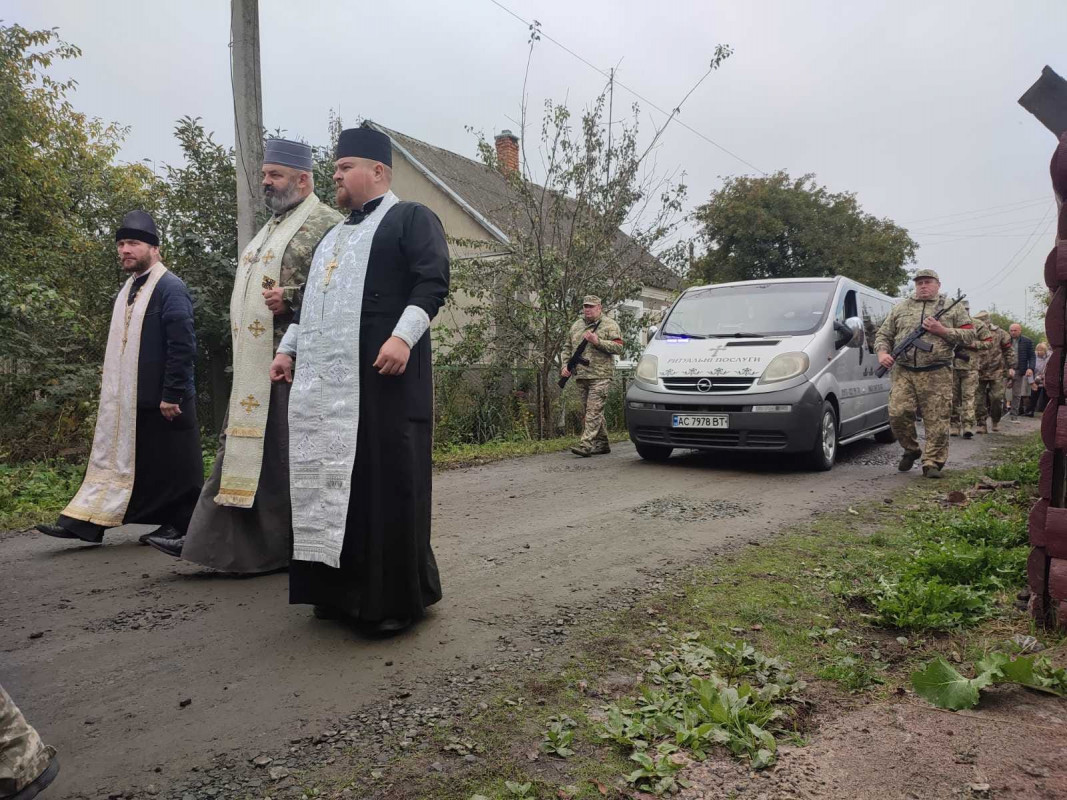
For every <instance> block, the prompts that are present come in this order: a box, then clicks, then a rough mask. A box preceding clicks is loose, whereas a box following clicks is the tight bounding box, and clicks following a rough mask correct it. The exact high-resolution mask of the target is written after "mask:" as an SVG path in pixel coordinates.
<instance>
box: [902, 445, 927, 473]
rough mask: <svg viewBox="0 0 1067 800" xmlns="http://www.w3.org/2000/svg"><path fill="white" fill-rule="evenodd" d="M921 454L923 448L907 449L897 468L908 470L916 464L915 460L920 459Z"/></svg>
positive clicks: (903, 470)
mask: <svg viewBox="0 0 1067 800" xmlns="http://www.w3.org/2000/svg"><path fill="white" fill-rule="evenodd" d="M921 455H922V451H921V450H910V451H909V450H905V451H904V455H902V456H901V457H900V463H899V464H897V469H899V470H900V471H901V472H907V471H908V470H910V469H911V468H912V467H914V466H915V462H916V461H918V460H919V456H921Z"/></svg>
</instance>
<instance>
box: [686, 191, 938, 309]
mask: <svg viewBox="0 0 1067 800" xmlns="http://www.w3.org/2000/svg"><path fill="white" fill-rule="evenodd" d="M695 218H696V221H697V222H698V223H699V224H700V226H701V228H700V233H699V238H700V239H701V240H702V241H703V243H704V245H705V246H706V251H705V253H704V255H703V256H701V257H700V258H699V259H697V260H696V262H695V264H694V267H693V274H692V275H691V278H692V280H693V281H694V282H698V283H721V282H726V281H739V280H758V279H764V278H808V277H825V276H832V275H845V276H847V277H849V278H853V279H855V280H858V281H860V282H862V283H865V284H867V285H868V286H872V287H874V288H875V289H879V290H881V291H883V292H885V293H886V294H890V295H896V294H897V292H898V291H899V289H900V287H901V286H902V285H903V284H905V283H906V281H907V278H908V273H907V269H906V268H907V266H908V264H911V263H913V262H914V260H915V250H916V248H917V246H918V245H917V244H916V243H915V241H914V240H913V239H912V238H911V237H910V236H909V235H908V232H907V231H906V230H905V229H904V228H901V227H899V226H898V225H896V224H895V223H894V222H892V221H891V220H888V219H879V218H877V217H875V216H873V215H871V214H868V213H866V212H864V211H863V209H862V208H861V207H860V205H859V203H858V202H857V200H856V196H855V195H854V194H852V193H851V192H841V193H833V192H830V191H829V190H828V189H827V188H826V187H824V186H819V185H818V184H816V182H815V177H814V176H813V175H803V176H801V177H800V178H791V177H790V176H789V175H788V174H787V173H785V172H784V171H779V172H776V173H774V174H773V175H768V176H766V177H759V178H754V177H749V176H740V177H733V178H727V179H726V181H725V183H724V184H723V186H722V188H721V189H719V190H718V191H716V192H713V193H712V195H711V199H710V200H709V201H708V202H707V203H706V204H704V205H702V206H700V207H699V208H698V209H697V211H696V214H695Z"/></svg>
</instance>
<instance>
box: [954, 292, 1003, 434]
mask: <svg viewBox="0 0 1067 800" xmlns="http://www.w3.org/2000/svg"><path fill="white" fill-rule="evenodd" d="M962 305H963V307H964V308H965V309H967V312H968V313H970V310H971V307H970V305H969V304H968V303H967V301H966V300H964V301H963V303H962ZM974 333H975V341H974V343H973V344H969V345H967V346H966V347H957V348H956V359H955V362H954V363H953V368H952V435H953V436H959V435H960V434H963V438H964V439H970V438H971V437H973V436H974V422H975V408H974V403H975V395H976V394H977V391H978V367H979V363H980V360H981V357H982V353H983V352H984V351H985V350H988V349H989V348H990V347H992V346H993V334H992V333H991V332H990V330H989V328H988V327H987V326H986V324H985V323H984V322H982V321H981V320H978V319H975V320H974ZM961 355H965V356H967V357H968V358H967V360H966V361H964V360H963V359H962V358H961V357H960V356H961Z"/></svg>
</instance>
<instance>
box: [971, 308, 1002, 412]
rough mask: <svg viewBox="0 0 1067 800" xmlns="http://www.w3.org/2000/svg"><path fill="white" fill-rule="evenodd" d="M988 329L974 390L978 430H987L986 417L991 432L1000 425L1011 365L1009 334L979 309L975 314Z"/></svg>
mask: <svg viewBox="0 0 1067 800" xmlns="http://www.w3.org/2000/svg"><path fill="white" fill-rule="evenodd" d="M974 318H975V320H981V321H982V322H984V323H985V324H986V325H987V326H988V328H989V333H990V336H991V337H992V343H991V345H990V347H989V349H987V350H983V351H982V352H981V354H980V356H979V365H978V389H977V391H976V393H975V403H974V405H975V416H976V417H977V421H978V432H979V433H988V431H987V429H986V419H987V418H989V417H992V418H993V431H994V432H996V431H997V430H998V429H999V428H1000V417H1001V415H1002V414H1003V413H1004V383H1005V381H1007V379H1008V368H1009V367H1010V366H1011V334H1009V333H1008V332H1007V331H1006V330H1004V329H1003V328H999V327H997V326H996V325H995V324H994V323H993V321H992V320H991V319H990V318H989V312H988V311H979V312H978V313H977V314H975V316H974Z"/></svg>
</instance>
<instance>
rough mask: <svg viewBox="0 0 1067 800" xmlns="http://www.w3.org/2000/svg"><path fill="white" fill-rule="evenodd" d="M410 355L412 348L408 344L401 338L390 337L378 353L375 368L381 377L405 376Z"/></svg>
mask: <svg viewBox="0 0 1067 800" xmlns="http://www.w3.org/2000/svg"><path fill="white" fill-rule="evenodd" d="M410 355H411V348H410V347H408V343H407V342H405V341H404V340H403V339H401V338H400V337H399V336H390V337H389V338H388V339H386V340H385V344H383V345H382V349H381V350H379V351H378V358H377V359H376V360H375V362H374V368H375V369H376V370H378V374H380V375H403V374H404V370H405V369H406V368H407V365H408V357H409V356H410Z"/></svg>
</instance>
